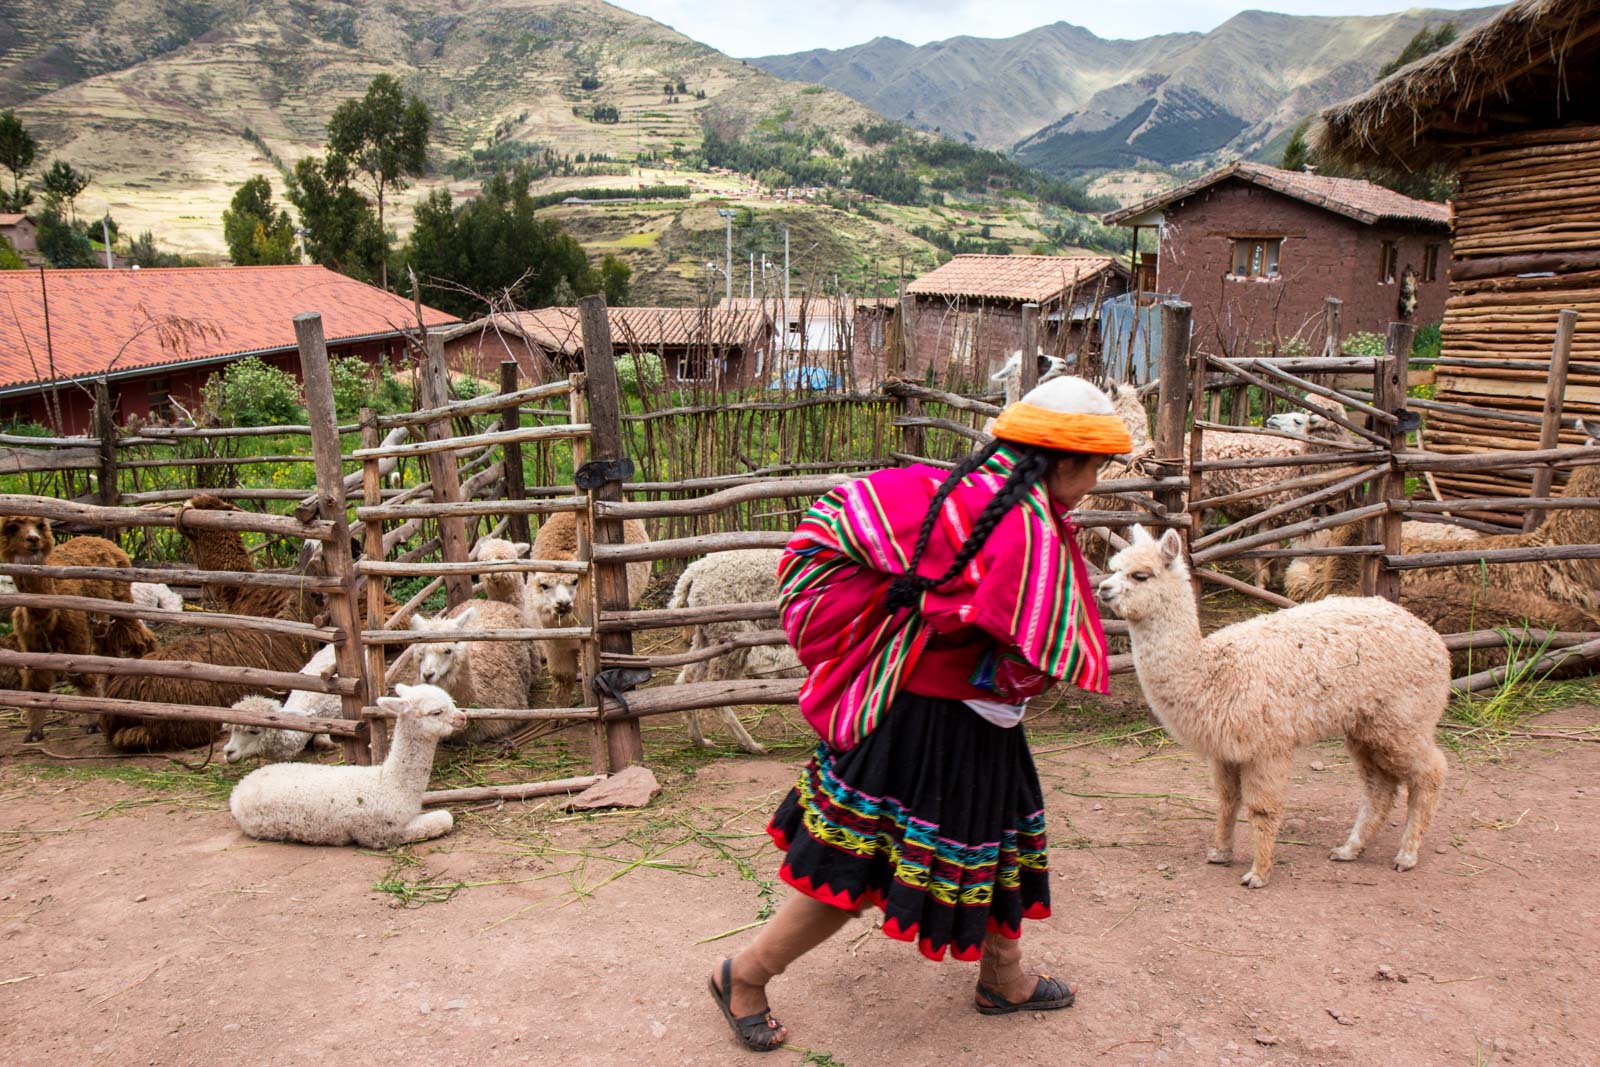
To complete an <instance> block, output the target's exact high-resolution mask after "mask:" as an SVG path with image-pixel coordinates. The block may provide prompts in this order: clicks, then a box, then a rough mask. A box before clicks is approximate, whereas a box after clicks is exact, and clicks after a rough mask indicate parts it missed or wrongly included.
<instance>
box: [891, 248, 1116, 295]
mask: <svg viewBox="0 0 1600 1067" xmlns="http://www.w3.org/2000/svg"><path fill="white" fill-rule="evenodd" d="M1124 269H1125V268H1122V266H1121V264H1119V263H1118V262H1117V261H1116V259H1115V258H1114V257H1112V256H977V255H965V256H956V257H955V258H954V259H952V260H951V261H950V262H948V263H946V264H944V265H943V266H941V267H938V268H937V269H935V270H933V271H930V272H929V273H927V274H924V275H923V276H922V277H920V278H918V279H917V280H916V281H914V282H912V283H911V284H910V285H908V286H906V292H907V293H910V294H911V295H913V296H972V297H986V298H990V299H995V300H1016V301H1020V302H1023V303H1027V302H1032V303H1042V302H1044V301H1046V300H1053V299H1055V298H1056V297H1059V296H1061V295H1063V294H1064V293H1066V292H1068V291H1069V290H1073V289H1077V290H1080V291H1081V290H1083V289H1084V288H1085V287H1086V286H1091V285H1094V284H1096V283H1097V282H1098V279H1099V276H1100V275H1101V274H1103V273H1104V272H1106V271H1108V270H1124Z"/></svg>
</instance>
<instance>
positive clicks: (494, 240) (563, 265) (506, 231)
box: [401, 170, 627, 316]
mask: <svg viewBox="0 0 1600 1067" xmlns="http://www.w3.org/2000/svg"><path fill="white" fill-rule="evenodd" d="M528 183H529V177H528V173H527V171H525V170H519V171H517V172H516V173H514V174H510V175H506V174H498V175H495V176H494V177H492V178H489V179H488V180H487V181H485V182H484V183H483V192H482V194H481V195H480V196H478V197H477V198H475V199H473V200H469V201H467V202H466V203H464V204H462V205H461V206H460V207H456V206H454V205H453V204H452V203H451V200H450V194H449V192H447V191H446V190H443V189H436V190H434V192H433V193H431V194H430V195H428V196H427V197H424V198H423V199H422V200H421V201H420V202H419V203H418V204H417V209H416V213H415V216H414V222H413V226H412V229H411V238H410V242H409V243H408V244H407V246H406V248H405V249H404V250H403V251H402V253H401V254H402V255H403V256H404V258H405V260H406V262H408V263H410V264H411V266H412V268H413V269H414V270H415V271H416V273H417V277H418V278H419V279H421V280H423V281H424V282H425V283H429V284H431V285H432V287H433V288H432V289H431V291H430V295H429V297H428V302H429V303H430V304H432V305H433V306H435V307H438V308H440V309H442V310H445V311H450V312H453V313H455V314H458V315H463V316H469V315H473V314H480V315H481V314H483V313H484V311H485V301H486V300H489V299H501V300H505V299H509V300H510V301H511V302H512V303H514V304H518V305H520V306H523V307H542V306H544V305H546V304H549V303H550V302H551V301H553V300H555V299H556V296H557V293H559V292H561V291H562V288H563V287H565V288H566V291H567V292H570V293H574V294H577V295H582V294H585V293H594V292H599V291H600V290H601V288H602V286H603V280H602V278H601V276H600V275H599V274H598V273H597V272H596V271H595V270H594V269H593V268H592V267H591V266H590V264H589V259H588V256H587V255H586V254H585V253H584V251H583V246H582V245H580V244H578V242H577V241H576V240H574V239H573V237H572V236H571V235H570V234H568V233H567V232H566V231H565V230H563V229H562V228H561V226H560V224H559V223H557V222H556V221H555V220H553V219H541V218H537V217H536V216H535V209H534V202H533V197H532V196H531V195H530V194H529V192H528ZM620 265H621V266H622V267H623V269H624V270H626V267H627V265H626V264H620ZM619 280H620V281H621V282H622V289H621V290H619V295H621V294H622V293H625V287H626V279H625V278H623V279H619V278H618V277H617V272H616V271H615V270H613V273H612V281H613V283H614V284H615V283H616V282H617V281H619ZM608 295H609V294H608Z"/></svg>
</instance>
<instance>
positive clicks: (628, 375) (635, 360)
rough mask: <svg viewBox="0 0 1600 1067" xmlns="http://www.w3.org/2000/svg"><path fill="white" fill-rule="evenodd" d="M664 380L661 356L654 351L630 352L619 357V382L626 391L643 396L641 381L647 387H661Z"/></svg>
mask: <svg viewBox="0 0 1600 1067" xmlns="http://www.w3.org/2000/svg"><path fill="white" fill-rule="evenodd" d="M664 380H665V376H664V375H663V374H662V370H661V357H660V356H658V355H656V354H655V353H654V352H639V353H635V352H629V353H626V354H625V355H623V356H621V357H619V358H618V359H617V384H618V385H619V386H620V387H621V388H622V391H623V392H624V393H632V394H633V395H634V396H637V397H642V396H643V394H642V393H641V392H640V391H639V389H640V383H641V382H642V383H643V387H644V388H645V389H659V388H660V387H661V383H662V382H663V381H664Z"/></svg>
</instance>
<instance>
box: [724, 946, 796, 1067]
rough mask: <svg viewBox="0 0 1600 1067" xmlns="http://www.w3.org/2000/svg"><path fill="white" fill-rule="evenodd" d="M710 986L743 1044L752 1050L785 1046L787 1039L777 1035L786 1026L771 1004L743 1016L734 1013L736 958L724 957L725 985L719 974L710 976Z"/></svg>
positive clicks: (725, 1016)
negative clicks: (733, 992) (784, 1041)
mask: <svg viewBox="0 0 1600 1067" xmlns="http://www.w3.org/2000/svg"><path fill="white" fill-rule="evenodd" d="M706 987H707V988H708V989H710V990H711V999H712V1000H714V1001H716V1002H717V1007H718V1008H720V1009H722V1017H723V1018H724V1019H726V1020H728V1028H729V1029H731V1030H732V1031H733V1036H734V1037H736V1038H738V1039H739V1044H741V1045H743V1046H744V1047H745V1048H747V1049H749V1050H750V1051H751V1052H776V1051H777V1050H778V1049H780V1048H782V1047H783V1042H782V1041H780V1040H778V1039H777V1038H775V1037H774V1036H773V1035H774V1034H776V1033H777V1032H778V1031H779V1030H781V1029H782V1027H781V1026H780V1025H779V1023H778V1020H776V1019H774V1018H773V1017H772V1010H771V1009H770V1008H767V1009H763V1010H762V1011H759V1012H756V1013H755V1014H754V1015H746V1016H744V1017H743V1018H740V1017H737V1016H735V1015H734V1014H733V994H732V992H731V990H732V989H733V961H732V960H731V959H729V960H723V961H722V988H721V989H718V988H717V981H716V979H715V978H707V979H706Z"/></svg>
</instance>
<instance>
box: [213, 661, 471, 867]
mask: <svg viewBox="0 0 1600 1067" xmlns="http://www.w3.org/2000/svg"><path fill="white" fill-rule="evenodd" d="M395 691H396V692H397V693H399V694H400V695H399V696H393V697H379V698H378V706H379V707H382V708H384V709H385V710H387V711H391V712H394V714H395V716H396V719H395V724H394V736H393V740H392V741H391V742H390V745H389V758H388V759H386V760H384V761H383V763H382V764H380V765H379V766H376V767H326V766H323V765H322V764H319V763H274V764H271V765H269V766H266V767H262V768H261V769H260V770H257V771H252V772H250V773H249V774H247V775H245V776H244V778H243V780H241V781H240V782H239V784H238V785H237V786H235V787H234V789H233V795H232V796H231V797H229V798H228V807H229V809H230V810H231V811H232V812H233V817H234V820H235V821H236V822H238V824H239V829H241V830H243V831H244V832H245V833H247V834H249V835H250V836H251V837H255V838H260V839H261V840H263V841H302V842H304V843H306V844H308V845H349V844H356V845H363V846H365V847H367V848H393V847H394V846H395V845H404V844H408V843H410V842H413V841H427V840H429V839H430V838H435V837H442V836H443V835H445V834H447V833H449V832H450V830H451V829H452V828H453V827H454V825H455V820H454V819H453V818H451V815H450V813H449V812H448V811H445V810H444V809H440V810H438V811H429V812H423V810H422V794H423V792H424V791H425V790H426V789H427V788H428V775H429V774H430V773H431V772H432V770H433V752H434V749H435V748H436V747H438V744H439V739H440V738H442V737H444V736H445V735H447V734H449V733H450V732H451V731H453V730H459V729H461V728H462V727H463V726H465V725H466V724H467V716H466V713H465V712H463V711H461V710H460V709H458V708H457V707H456V705H455V701H453V700H451V699H450V694H449V693H446V692H445V691H444V690H443V689H440V688H439V687H438V686H433V685H400V686H396V687H395Z"/></svg>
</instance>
